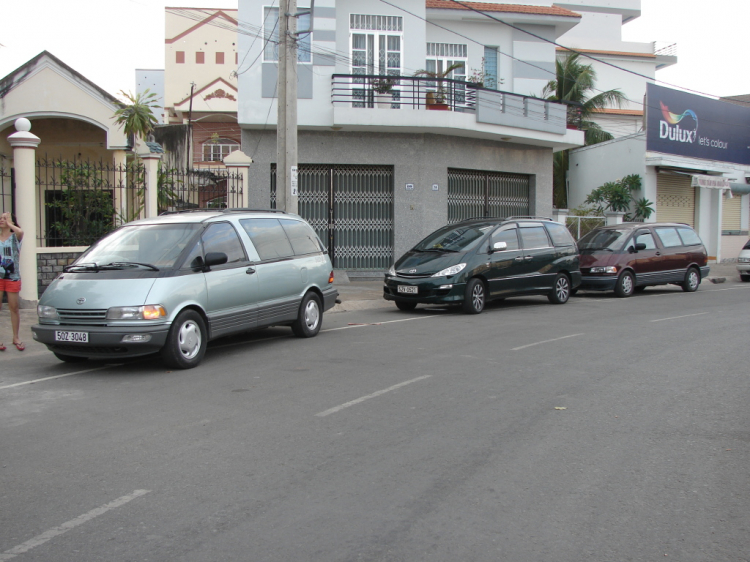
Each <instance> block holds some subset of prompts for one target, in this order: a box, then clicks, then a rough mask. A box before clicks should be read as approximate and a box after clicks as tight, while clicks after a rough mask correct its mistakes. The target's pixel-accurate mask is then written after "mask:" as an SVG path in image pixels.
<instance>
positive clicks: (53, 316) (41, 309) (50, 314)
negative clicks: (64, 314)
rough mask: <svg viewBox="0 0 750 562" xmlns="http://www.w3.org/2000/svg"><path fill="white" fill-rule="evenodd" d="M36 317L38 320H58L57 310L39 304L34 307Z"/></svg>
mask: <svg viewBox="0 0 750 562" xmlns="http://www.w3.org/2000/svg"><path fill="white" fill-rule="evenodd" d="M36 315H37V316H38V317H39V318H46V319H47V320H59V319H60V317H59V316H58V315H57V309H56V308H55V307H54V306H43V305H41V304H40V305H39V306H37V307H36Z"/></svg>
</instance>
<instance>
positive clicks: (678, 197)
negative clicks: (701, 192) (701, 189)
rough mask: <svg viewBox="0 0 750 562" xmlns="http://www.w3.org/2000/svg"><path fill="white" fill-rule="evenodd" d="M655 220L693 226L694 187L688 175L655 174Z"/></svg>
mask: <svg viewBox="0 0 750 562" xmlns="http://www.w3.org/2000/svg"><path fill="white" fill-rule="evenodd" d="M656 220H657V221H659V222H682V223H685V224H689V225H690V226H695V224H694V223H695V188H694V187H692V186H691V185H690V176H682V175H672V174H657V176H656Z"/></svg>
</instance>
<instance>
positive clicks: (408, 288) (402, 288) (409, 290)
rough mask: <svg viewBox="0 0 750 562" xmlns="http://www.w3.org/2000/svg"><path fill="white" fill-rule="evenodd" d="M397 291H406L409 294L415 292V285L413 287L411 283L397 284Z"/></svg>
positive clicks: (414, 293)
mask: <svg viewBox="0 0 750 562" xmlns="http://www.w3.org/2000/svg"><path fill="white" fill-rule="evenodd" d="M398 292H399V293H408V294H411V295H416V294H417V287H413V286H411V285H399V286H398Z"/></svg>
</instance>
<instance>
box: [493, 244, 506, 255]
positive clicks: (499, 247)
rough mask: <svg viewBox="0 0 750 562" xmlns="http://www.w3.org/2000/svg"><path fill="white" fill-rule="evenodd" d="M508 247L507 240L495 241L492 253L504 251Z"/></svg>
mask: <svg viewBox="0 0 750 562" xmlns="http://www.w3.org/2000/svg"><path fill="white" fill-rule="evenodd" d="M507 249H508V243H507V242H495V243H494V244H493V245H492V247H491V248H490V254H492V253H493V252H502V251H504V250H507Z"/></svg>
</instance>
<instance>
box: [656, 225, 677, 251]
mask: <svg viewBox="0 0 750 562" xmlns="http://www.w3.org/2000/svg"><path fill="white" fill-rule="evenodd" d="M654 230H656V235H657V236H658V237H659V240H661V243H662V245H663V246H664V247H665V248H673V247H675V246H682V239H681V238H680V235H679V234H677V229H676V228H665V227H662V228H656V229H654Z"/></svg>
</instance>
